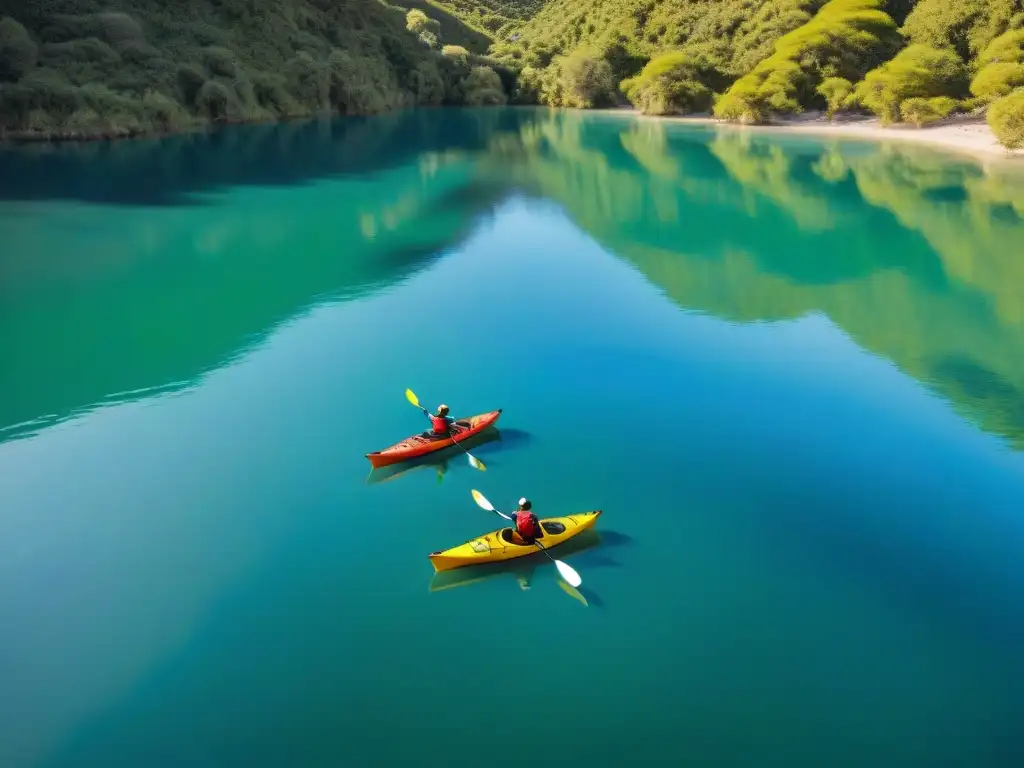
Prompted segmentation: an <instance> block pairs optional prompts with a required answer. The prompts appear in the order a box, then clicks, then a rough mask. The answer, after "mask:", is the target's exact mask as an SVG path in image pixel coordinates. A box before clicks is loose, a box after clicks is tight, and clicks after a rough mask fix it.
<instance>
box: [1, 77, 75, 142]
mask: <svg viewBox="0 0 1024 768" xmlns="http://www.w3.org/2000/svg"><path fill="white" fill-rule="evenodd" d="M83 104H84V102H83V101H82V96H81V94H80V93H79V90H78V88H76V87H75V86H74V85H72V84H71V83H69V82H68V80H67V78H65V77H64V76H63V75H62V74H61V73H60V72H57V71H56V70H53V69H46V68H40V69H34V70H32V71H31V72H29V73H28V74H27V75H25V76H24V77H23V78H22V79H21V80H19V81H18V82H17V83H13V84H9V85H5V86H4V90H3V110H2V112H0V114H2V115H3V116H4V122H5V125H6V126H7V127H8V128H14V129H24V128H26V127H28V124H29V122H30V120H31V118H32V114H33V113H42V114H44V115H46V116H47V118H48V119H47V122H48V123H50V122H51V121H58V122H59V121H61V120H66V119H67V118H68V117H70V116H71V115H72V114H74V112H75V111H76V110H78V109H80V108H81V107H82V106H83Z"/></svg>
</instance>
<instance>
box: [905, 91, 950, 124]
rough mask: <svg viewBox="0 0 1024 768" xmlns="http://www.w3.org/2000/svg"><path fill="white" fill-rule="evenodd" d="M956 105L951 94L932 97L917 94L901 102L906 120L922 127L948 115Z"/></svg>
mask: <svg viewBox="0 0 1024 768" xmlns="http://www.w3.org/2000/svg"><path fill="white" fill-rule="evenodd" d="M956 107H957V103H956V99H951V98H950V97H949V96H935V97H933V98H930V99H925V98H921V97H920V96H915V97H914V98H910V99H907V100H905V101H904V102H903V103H902V104H900V116H901V117H902V118H903V120H904V122H907V123H911V124H913V125H915V126H917V127H918V128H920V127H922V126H924V125H925V124H927V123H933V122H935V121H936V120H941V119H942V118H944V117H946V116H948V115H949V113H950V112H952V111H953V110H954V109H956Z"/></svg>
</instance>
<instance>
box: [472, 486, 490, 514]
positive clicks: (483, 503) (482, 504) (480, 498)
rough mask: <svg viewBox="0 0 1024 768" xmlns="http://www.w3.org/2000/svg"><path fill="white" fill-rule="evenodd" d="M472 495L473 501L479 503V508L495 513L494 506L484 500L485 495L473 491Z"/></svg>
mask: <svg viewBox="0 0 1024 768" xmlns="http://www.w3.org/2000/svg"><path fill="white" fill-rule="evenodd" d="M471 493H472V494H473V501H475V502H476V503H477V506H478V507H481V508H483V509H486V510H487V511H488V512H494V505H493V504H491V502H489V501H488V500H487V499H486V498H484V495H483V494H482V493H480V491H477V490H473V491H471Z"/></svg>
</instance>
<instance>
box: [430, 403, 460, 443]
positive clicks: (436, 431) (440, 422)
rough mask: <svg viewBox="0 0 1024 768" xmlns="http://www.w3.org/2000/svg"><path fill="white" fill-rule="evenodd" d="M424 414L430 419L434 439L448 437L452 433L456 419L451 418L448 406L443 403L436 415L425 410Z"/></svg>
mask: <svg viewBox="0 0 1024 768" xmlns="http://www.w3.org/2000/svg"><path fill="white" fill-rule="evenodd" d="M423 414H424V415H425V416H426V417H427V418H428V419H430V429H431V431H432V432H433V435H434V437H446V436H447V435H449V434H450V433H451V426H452V423H454V421H455V419H452V418H449V416H448V406H447V405H445V404H444V403H441V405H439V406H438V408H437V413H436V414H433V413H431V412H430V411H428V410H427V409H426V408H424V409H423Z"/></svg>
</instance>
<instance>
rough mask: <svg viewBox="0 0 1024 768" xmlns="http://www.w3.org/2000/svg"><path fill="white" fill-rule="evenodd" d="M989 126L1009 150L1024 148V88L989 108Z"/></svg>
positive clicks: (1004, 97)
mask: <svg viewBox="0 0 1024 768" xmlns="http://www.w3.org/2000/svg"><path fill="white" fill-rule="evenodd" d="M988 124H989V127H990V128H991V129H992V132H993V133H995V135H996V138H997V139H998V140H999V143H1000V144H1002V145H1003V146H1004V147H1006V148H1007V149H1019V148H1020V147H1024V88H1018V89H1017V90H1016V91H1014V92H1013V93H1011V94H1010V95H1009V96H1003V98H1001V99H998V100H997V101H994V102H993V103H992V106H990V107H989V108H988Z"/></svg>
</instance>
